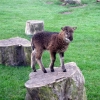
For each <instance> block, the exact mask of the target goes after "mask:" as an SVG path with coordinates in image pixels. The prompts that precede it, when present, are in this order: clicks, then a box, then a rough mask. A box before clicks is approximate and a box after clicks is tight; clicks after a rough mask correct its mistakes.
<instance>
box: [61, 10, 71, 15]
mask: <svg viewBox="0 0 100 100" xmlns="http://www.w3.org/2000/svg"><path fill="white" fill-rule="evenodd" d="M71 13H72V12H71V11H65V12H61V14H65V15H68V14H71Z"/></svg>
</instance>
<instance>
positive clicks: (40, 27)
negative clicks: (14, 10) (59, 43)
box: [25, 20, 44, 35]
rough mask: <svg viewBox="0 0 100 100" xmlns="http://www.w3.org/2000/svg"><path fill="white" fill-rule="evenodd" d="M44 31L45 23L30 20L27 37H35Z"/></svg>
mask: <svg viewBox="0 0 100 100" xmlns="http://www.w3.org/2000/svg"><path fill="white" fill-rule="evenodd" d="M40 31H44V22H43V21H40V20H28V21H27V22H26V27H25V33H26V35H34V34H35V33H37V32H40Z"/></svg>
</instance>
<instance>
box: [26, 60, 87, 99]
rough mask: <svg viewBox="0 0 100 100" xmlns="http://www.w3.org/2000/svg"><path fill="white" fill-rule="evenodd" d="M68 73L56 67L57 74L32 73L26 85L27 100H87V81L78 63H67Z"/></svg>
mask: <svg viewBox="0 0 100 100" xmlns="http://www.w3.org/2000/svg"><path fill="white" fill-rule="evenodd" d="M65 67H66V69H67V72H62V70H61V68H60V67H55V72H50V69H49V68H47V69H46V70H47V71H48V73H43V72H42V71H41V70H37V72H31V73H30V75H29V80H28V81H27V82H26V83H25V87H26V89H27V94H26V97H25V100H87V97H86V91H85V87H84V84H85V79H84V76H83V75H82V72H81V71H80V69H79V68H78V67H77V65H76V63H74V62H70V63H66V64H65Z"/></svg>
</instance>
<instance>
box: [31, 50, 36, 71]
mask: <svg viewBox="0 0 100 100" xmlns="http://www.w3.org/2000/svg"><path fill="white" fill-rule="evenodd" d="M35 53H36V52H35V50H33V51H32V53H31V68H32V69H33V71H34V72H36V69H35V65H36V59H35Z"/></svg>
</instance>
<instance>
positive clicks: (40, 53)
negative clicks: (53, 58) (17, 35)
mask: <svg viewBox="0 0 100 100" xmlns="http://www.w3.org/2000/svg"><path fill="white" fill-rule="evenodd" d="M41 56H42V50H38V51H37V52H36V61H37V63H38V65H39V66H40V68H41V69H42V71H43V72H44V73H47V71H46V70H45V68H44V66H43V64H42V59H41Z"/></svg>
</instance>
